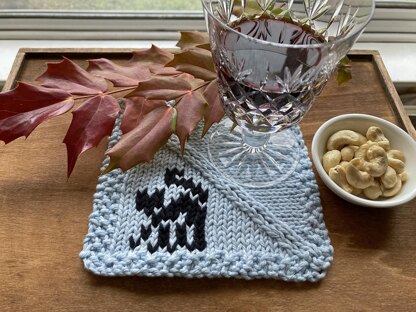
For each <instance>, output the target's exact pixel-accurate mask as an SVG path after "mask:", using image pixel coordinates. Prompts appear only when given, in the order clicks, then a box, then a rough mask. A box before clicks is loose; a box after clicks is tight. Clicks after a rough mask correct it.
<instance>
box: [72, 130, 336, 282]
mask: <svg viewBox="0 0 416 312" xmlns="http://www.w3.org/2000/svg"><path fill="white" fill-rule="evenodd" d="M225 131H227V130H225ZM290 131H293V132H294V134H295V136H296V137H297V139H298V140H299V142H300V143H301V152H302V155H301V157H300V160H299V164H298V166H297V167H296V169H295V171H294V173H293V174H292V175H291V176H290V177H289V178H288V179H286V180H285V181H284V182H282V183H280V184H278V185H275V186H273V187H269V188H252V189H250V188H247V187H241V186H239V185H237V184H235V183H233V182H231V181H229V180H226V179H225V178H223V177H222V175H221V174H220V172H218V171H217V170H216V168H214V167H213V166H212V164H211V163H210V162H209V160H207V147H206V144H205V143H204V141H201V140H200V139H199V137H196V138H195V137H194V138H190V140H189V142H188V143H187V146H186V152H185V155H184V156H183V157H181V156H180V153H179V149H178V146H179V144H178V142H177V140H176V139H171V140H170V141H169V142H168V144H167V145H166V147H164V148H163V149H162V150H161V151H160V152H158V154H157V155H156V157H155V158H154V160H153V161H152V162H151V163H149V164H141V165H139V166H137V167H135V168H133V169H130V170H129V171H127V172H125V173H123V172H121V171H120V170H114V171H112V172H110V173H109V174H107V175H105V176H101V177H100V178H99V179H98V185H97V191H96V193H95V195H94V204H93V212H92V214H91V216H90V219H89V228H88V234H87V235H86V237H85V240H84V248H83V250H82V252H81V254H80V257H81V258H82V260H83V261H84V265H85V268H86V269H87V270H89V271H91V272H93V273H95V274H99V275H106V276H122V275H145V276H185V277H204V276H205V277H238V278H246V279H252V278H277V279H282V280H286V281H317V280H319V279H321V278H323V277H324V276H325V274H326V270H327V269H328V267H329V266H330V263H331V261H332V252H333V248H332V246H331V245H330V241H329V238H328V232H327V230H326V228H325V224H324V221H323V216H322V207H321V205H320V200H319V191H318V187H317V184H316V181H315V176H314V174H313V171H312V168H311V162H310V160H309V158H308V153H307V149H306V147H305V145H304V143H303V139H302V136H301V133H300V130H299V128H297V127H294V129H293V130H290ZM119 137H120V131H119V128H118V123H117V124H116V127H115V129H114V131H113V134H112V136H111V137H110V146H112V145H114V144H115V143H116V142H117V140H118V139H119ZM108 161H109V160H108V159H105V160H104V164H103V168H104V167H105V166H106V165H107V164H108Z"/></svg>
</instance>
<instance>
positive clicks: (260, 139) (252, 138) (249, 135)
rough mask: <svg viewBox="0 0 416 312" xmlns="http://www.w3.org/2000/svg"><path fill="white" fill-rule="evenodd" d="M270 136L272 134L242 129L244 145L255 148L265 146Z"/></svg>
mask: <svg viewBox="0 0 416 312" xmlns="http://www.w3.org/2000/svg"><path fill="white" fill-rule="evenodd" d="M270 136H271V134H268V133H263V132H258V131H252V130H247V129H244V128H243V129H242V137H243V141H244V143H245V144H247V145H249V146H251V147H254V148H259V147H263V146H265V145H266V143H267V142H268V141H269V139H270Z"/></svg>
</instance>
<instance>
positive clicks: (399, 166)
mask: <svg viewBox="0 0 416 312" xmlns="http://www.w3.org/2000/svg"><path fill="white" fill-rule="evenodd" d="M388 160H389V166H390V167H392V168H393V169H394V170H396V172H397V173H402V172H403V171H404V162H402V161H401V160H400V159H395V158H388Z"/></svg>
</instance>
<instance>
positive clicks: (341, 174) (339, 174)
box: [329, 165, 353, 193]
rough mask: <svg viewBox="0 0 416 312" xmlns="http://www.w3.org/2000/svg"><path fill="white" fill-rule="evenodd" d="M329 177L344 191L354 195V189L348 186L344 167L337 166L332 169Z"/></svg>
mask: <svg viewBox="0 0 416 312" xmlns="http://www.w3.org/2000/svg"><path fill="white" fill-rule="evenodd" d="M329 177H330V178H331V179H332V180H333V181H334V182H335V183H336V184H338V185H339V186H340V187H341V188H342V189H343V190H344V191H346V192H348V193H352V191H353V188H352V187H351V185H349V184H348V182H347V178H346V173H345V169H344V168H343V167H342V166H340V165H336V166H335V167H334V168H331V169H330V170H329Z"/></svg>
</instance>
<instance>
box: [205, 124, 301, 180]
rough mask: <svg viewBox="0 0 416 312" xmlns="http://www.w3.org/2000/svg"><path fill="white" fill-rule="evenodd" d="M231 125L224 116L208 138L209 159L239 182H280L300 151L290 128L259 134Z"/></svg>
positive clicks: (222, 171)
mask: <svg viewBox="0 0 416 312" xmlns="http://www.w3.org/2000/svg"><path fill="white" fill-rule="evenodd" d="M232 125H233V123H232V121H230V120H229V119H224V120H223V121H222V122H221V123H219V124H218V125H217V126H216V128H215V129H214V131H213V132H212V133H211V134H210V136H209V138H208V155H209V159H210V161H211V163H212V164H213V165H214V166H215V167H216V168H217V169H218V171H219V172H220V173H221V174H222V175H223V176H224V177H225V178H227V179H229V180H232V181H234V182H235V183H237V184H239V185H241V186H245V187H250V188H264V187H270V186H273V185H276V184H278V183H281V182H282V181H284V180H286V179H287V178H288V177H290V175H291V174H292V173H293V172H294V171H295V169H296V166H297V164H298V162H299V157H300V155H301V151H300V143H299V142H298V139H297V137H296V136H295V135H294V133H293V131H292V130H290V129H287V130H283V131H281V132H279V133H276V134H272V135H259V134H258V133H255V132H249V131H247V130H242V129H241V128H240V127H236V128H234V129H232ZM231 129H232V130H231ZM243 137H244V139H243Z"/></svg>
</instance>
